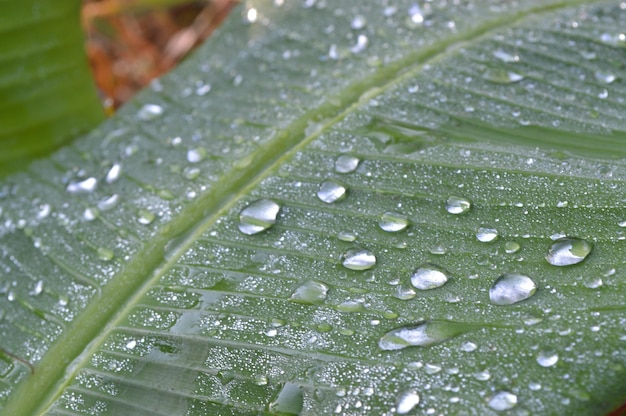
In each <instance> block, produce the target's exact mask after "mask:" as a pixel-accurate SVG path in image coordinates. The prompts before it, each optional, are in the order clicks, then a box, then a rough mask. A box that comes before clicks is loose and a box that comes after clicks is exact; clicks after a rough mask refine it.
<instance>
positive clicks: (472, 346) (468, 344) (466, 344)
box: [461, 341, 478, 352]
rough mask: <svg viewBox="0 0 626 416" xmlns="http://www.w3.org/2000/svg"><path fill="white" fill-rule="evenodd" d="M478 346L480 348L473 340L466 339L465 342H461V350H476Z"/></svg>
mask: <svg viewBox="0 0 626 416" xmlns="http://www.w3.org/2000/svg"><path fill="white" fill-rule="evenodd" d="M476 348H478V345H476V344H474V343H473V342H471V341H466V342H464V343H463V344H461V351H465V352H472V351H476Z"/></svg>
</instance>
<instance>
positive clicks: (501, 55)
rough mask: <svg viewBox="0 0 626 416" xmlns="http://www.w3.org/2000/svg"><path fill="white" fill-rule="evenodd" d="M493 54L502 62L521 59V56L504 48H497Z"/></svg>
mask: <svg viewBox="0 0 626 416" xmlns="http://www.w3.org/2000/svg"><path fill="white" fill-rule="evenodd" d="M493 56H494V57H496V58H497V59H499V60H501V61H502V62H517V61H519V56H517V55H514V54H511V53H508V52H505V51H503V50H502V49H497V50H496V51H494V52H493Z"/></svg>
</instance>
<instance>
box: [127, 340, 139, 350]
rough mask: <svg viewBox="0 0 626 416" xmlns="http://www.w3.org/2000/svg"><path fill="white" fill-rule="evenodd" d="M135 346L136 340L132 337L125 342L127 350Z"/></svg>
mask: <svg viewBox="0 0 626 416" xmlns="http://www.w3.org/2000/svg"><path fill="white" fill-rule="evenodd" d="M136 346H137V341H135V340H134V339H131V340H130V341H128V342H127V343H126V348H127V349H129V350H132V349H134V348H135V347H136Z"/></svg>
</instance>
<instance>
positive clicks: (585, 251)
mask: <svg viewBox="0 0 626 416" xmlns="http://www.w3.org/2000/svg"><path fill="white" fill-rule="evenodd" d="M592 248H593V245H592V244H591V243H589V242H587V241H585V240H582V239H580V238H573V237H565V238H560V239H558V240H556V241H555V242H554V243H552V245H551V246H550V248H549V249H548V255H547V256H546V260H547V261H548V263H550V264H551V265H553V266H570V265H572V264H578V263H580V262H581V261H583V260H585V259H586V258H587V256H588V255H589V253H591V249H592Z"/></svg>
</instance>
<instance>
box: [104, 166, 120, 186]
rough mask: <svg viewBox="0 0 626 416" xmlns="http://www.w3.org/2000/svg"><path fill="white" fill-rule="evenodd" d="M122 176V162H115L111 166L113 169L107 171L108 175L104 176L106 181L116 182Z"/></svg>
mask: <svg viewBox="0 0 626 416" xmlns="http://www.w3.org/2000/svg"><path fill="white" fill-rule="evenodd" d="M121 176H122V165H121V164H120V163H115V164H114V165H113V166H111V169H109V171H108V172H107V175H106V177H105V178H104V180H105V182H106V183H114V182H116V181H117V180H118V179H119V178H120V177H121Z"/></svg>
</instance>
